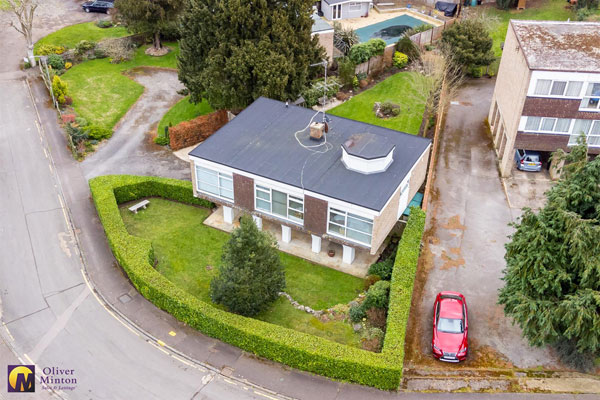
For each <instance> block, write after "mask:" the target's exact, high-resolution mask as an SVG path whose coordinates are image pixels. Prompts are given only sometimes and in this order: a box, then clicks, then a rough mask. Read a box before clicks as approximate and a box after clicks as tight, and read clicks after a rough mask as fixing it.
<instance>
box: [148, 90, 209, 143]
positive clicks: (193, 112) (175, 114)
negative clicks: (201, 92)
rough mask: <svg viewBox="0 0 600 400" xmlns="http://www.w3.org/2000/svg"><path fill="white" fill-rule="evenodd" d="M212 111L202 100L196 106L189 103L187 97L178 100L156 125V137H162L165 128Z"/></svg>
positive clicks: (206, 102)
mask: <svg viewBox="0 0 600 400" xmlns="http://www.w3.org/2000/svg"><path fill="white" fill-rule="evenodd" d="M213 111H214V110H213V109H212V107H211V106H210V104H208V101H206V100H204V101H201V102H200V103H198V104H194V103H190V98H189V96H187V97H185V98H183V99H181V100H179V101H178V102H177V104H175V105H174V106H173V107H172V108H171V109H170V110H169V111H167V113H166V114H165V115H164V116H163V117H162V119H161V120H160V123H159V124H158V128H157V131H158V137H163V136H164V134H165V127H166V126H175V125H177V124H178V123H180V122H183V121H189V120H190V119H194V118H196V117H199V116H200V115H205V114H208V113H211V112H213Z"/></svg>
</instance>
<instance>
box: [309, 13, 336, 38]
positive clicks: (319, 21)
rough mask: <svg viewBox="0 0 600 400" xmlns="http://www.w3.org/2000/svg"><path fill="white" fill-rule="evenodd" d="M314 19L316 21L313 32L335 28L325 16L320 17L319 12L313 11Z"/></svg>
mask: <svg viewBox="0 0 600 400" xmlns="http://www.w3.org/2000/svg"><path fill="white" fill-rule="evenodd" d="M312 19H313V21H314V22H313V26H312V30H311V33H318V32H323V31H331V30H333V26H331V25H329V23H328V22H327V21H325V20H324V19H323V18H321V17H319V14H317V13H313V14H312Z"/></svg>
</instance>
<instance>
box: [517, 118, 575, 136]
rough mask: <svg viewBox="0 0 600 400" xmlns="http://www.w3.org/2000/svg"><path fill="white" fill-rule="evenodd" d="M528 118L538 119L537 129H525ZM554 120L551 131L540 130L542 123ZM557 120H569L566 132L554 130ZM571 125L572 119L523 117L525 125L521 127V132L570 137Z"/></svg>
mask: <svg viewBox="0 0 600 400" xmlns="http://www.w3.org/2000/svg"><path fill="white" fill-rule="evenodd" d="M529 118H540V123H539V124H538V126H537V129H527V122H528V120H529ZM551 119H553V120H554V123H553V124H552V130H544V129H542V126H544V122H545V121H547V120H551ZM559 119H568V120H569V128H568V129H567V131H566V132H562V131H557V130H556V125H557V124H558V120H559ZM572 125H573V119H572V118H558V117H532V116H527V117H525V124H524V126H523V132H536V133H552V134H556V135H570V131H571V127H572Z"/></svg>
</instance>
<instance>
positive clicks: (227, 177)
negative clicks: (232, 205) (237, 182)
mask: <svg viewBox="0 0 600 400" xmlns="http://www.w3.org/2000/svg"><path fill="white" fill-rule="evenodd" d="M194 166H195V170H194V172H195V173H196V190H197V191H198V192H200V193H204V194H206V195H208V196H213V197H216V198H219V199H222V200H225V201H229V202H233V200H234V198H235V193H234V188H233V174H228V173H224V172H220V171H217V170H214V169H212V168H207V167H204V166H202V165H198V164H195V163H194ZM198 169H202V170H204V171H205V172H206V173H210V174H213V175H214V176H215V177H216V178H217V185H216V186H215V185H214V184H213V183H210V182H205V181H201V180H200V174H199V173H198ZM222 181H228V182H231V189H229V188H227V187H225V186H223V185H222V184H221V182H222ZM201 183H205V184H207V185H210V186H215V187H216V188H217V190H218V192H219V193H213V192H209V191H207V190H203V189H201V188H200V184H201ZM225 190H226V191H228V192H231V197H227V196H225V195H223V191H225Z"/></svg>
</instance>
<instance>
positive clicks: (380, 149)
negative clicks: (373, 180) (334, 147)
mask: <svg viewBox="0 0 600 400" xmlns="http://www.w3.org/2000/svg"><path fill="white" fill-rule="evenodd" d="M395 148H396V146H395V145H394V144H393V143H391V142H390V141H389V140H388V139H387V138H385V137H383V136H379V135H375V134H372V133H358V134H354V135H352V136H350V138H349V139H348V140H346V141H345V142H344V144H342V162H343V163H344V165H345V166H346V168H347V169H349V170H351V171H355V172H359V173H361V174H376V173H379V172H384V171H386V170H387V169H388V167H389V166H390V165H391V164H392V162H393V161H394V158H393V156H394V149H395Z"/></svg>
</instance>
